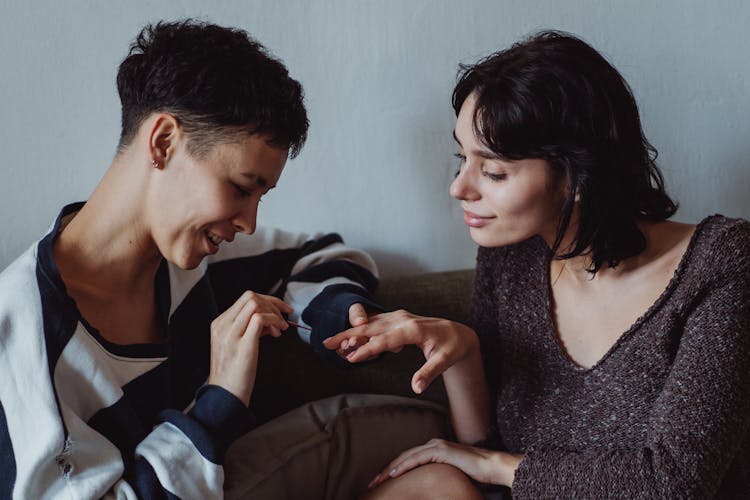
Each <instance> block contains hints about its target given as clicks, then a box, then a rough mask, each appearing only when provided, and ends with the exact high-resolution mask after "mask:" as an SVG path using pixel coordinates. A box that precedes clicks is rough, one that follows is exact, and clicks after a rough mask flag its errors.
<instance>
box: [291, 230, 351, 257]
mask: <svg viewBox="0 0 750 500" xmlns="http://www.w3.org/2000/svg"><path fill="white" fill-rule="evenodd" d="M343 242H344V240H343V239H342V238H341V236H339V235H338V234H336V233H328V234H326V235H324V236H321V237H320V238H318V239H316V240H310V241H308V242H307V243H305V244H304V245H302V247H301V251H302V253H301V255H300V258H302V257H306V256H308V255H310V254H312V253H315V252H319V251H320V250H323V249H324V248H326V247H329V246H331V245H334V244H336V243H343Z"/></svg>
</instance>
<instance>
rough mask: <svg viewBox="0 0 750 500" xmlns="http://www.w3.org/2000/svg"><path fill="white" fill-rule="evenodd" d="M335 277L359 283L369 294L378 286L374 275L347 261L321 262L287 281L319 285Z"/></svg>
mask: <svg viewBox="0 0 750 500" xmlns="http://www.w3.org/2000/svg"><path fill="white" fill-rule="evenodd" d="M336 277H342V278H347V279H348V280H350V281H354V282H355V283H359V284H361V285H362V286H364V287H365V288H367V290H369V291H371V292H372V291H374V290H375V288H376V287H377V286H378V279H377V278H376V277H375V275H374V274H372V273H371V272H370V271H368V270H367V269H365V268H364V267H362V266H360V265H359V264H355V263H354V262H350V261H348V260H332V261H328V262H323V263H322V264H318V265H316V266H313V267H311V268H309V269H305V270H304V271H301V272H299V273H297V274H295V275H294V276H290V277H289V281H298V282H310V283H320V282H322V281H325V280H327V279H331V278H336Z"/></svg>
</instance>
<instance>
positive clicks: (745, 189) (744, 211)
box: [726, 152, 750, 219]
mask: <svg viewBox="0 0 750 500" xmlns="http://www.w3.org/2000/svg"><path fill="white" fill-rule="evenodd" d="M748 153H749V152H745V153H744V154H740V155H739V157H738V158H737V160H735V161H732V162H728V164H729V165H741V167H740V168H739V169H738V170H739V172H740V175H739V176H738V177H739V178H738V179H732V180H731V182H730V183H729V188H728V189H727V192H726V196H727V198H726V200H727V202H726V205H727V210H728V213H727V214H726V215H727V216H729V217H742V218H745V219H750V209H748V199H750V162H748V160H747V158H748V157H750V155H748Z"/></svg>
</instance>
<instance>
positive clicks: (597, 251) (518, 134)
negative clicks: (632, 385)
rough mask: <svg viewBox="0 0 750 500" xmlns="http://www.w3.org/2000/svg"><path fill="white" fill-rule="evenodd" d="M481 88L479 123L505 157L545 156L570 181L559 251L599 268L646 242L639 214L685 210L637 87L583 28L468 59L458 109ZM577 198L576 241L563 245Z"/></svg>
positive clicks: (488, 142) (654, 217)
mask: <svg viewBox="0 0 750 500" xmlns="http://www.w3.org/2000/svg"><path fill="white" fill-rule="evenodd" d="M471 94H475V95H476V108H475V110H474V131H475V133H476V135H477V137H478V138H479V139H480V141H482V142H483V143H484V145H485V146H487V147H488V148H489V149H491V150H492V151H493V152H495V153H497V154H498V155H499V156H500V157H502V158H506V159H509V160H519V159H523V158H541V159H544V160H546V161H547V162H548V163H549V164H550V166H551V167H552V168H553V169H554V170H556V171H557V172H560V173H562V174H564V175H565V178H566V179H567V181H568V186H569V191H568V194H567V196H566V199H565V201H564V203H563V208H562V213H561V217H560V221H559V224H558V231H557V237H556V240H555V243H554V246H553V248H552V252H553V254H554V255H557V258H559V259H567V258H571V257H575V256H577V255H586V254H588V255H590V257H591V259H592V264H591V267H590V268H589V270H590V271H591V272H592V273H596V272H597V271H598V270H599V269H601V267H602V266H603V265H604V264H607V265H608V266H610V267H615V266H617V265H618V264H619V263H620V261H622V260H623V259H627V258H628V257H632V256H634V255H637V254H639V253H640V252H642V251H643V250H644V249H645V247H646V239H645V237H644V235H643V233H642V232H641V231H640V229H639V228H638V226H637V222H638V221H639V220H648V221H660V220H665V219H667V218H669V217H671V216H672V215H673V214H674V213H675V212H676V211H677V204H676V203H675V202H674V201H673V200H672V199H671V198H670V197H669V195H667V193H666V191H665V189H664V179H663V177H662V175H661V172H660V171H659V169H658V167H657V166H656V163H655V160H656V156H657V152H656V149H654V147H653V146H652V145H651V144H650V143H649V142H648V140H647V139H646V137H645V136H644V134H643V129H642V127H641V120H640V117H639V115H638V106H637V105H636V102H635V98H634V97H633V94H632V92H631V90H630V87H629V86H628V84H627V83H626V82H625V80H624V79H623V77H622V76H621V75H620V73H619V72H618V71H617V70H616V69H615V68H614V67H613V66H612V65H611V64H610V63H609V62H607V60H606V59H604V57H602V55H601V54H599V53H598V52H597V51H596V50H594V49H593V48H592V47H591V46H590V45H588V44H587V43H585V42H584V41H582V40H581V39H579V38H578V37H576V36H574V35H571V34H568V33H563V32H559V31H543V32H540V33H537V34H535V35H532V36H530V37H529V38H527V39H525V40H523V41H521V42H518V43H516V44H515V45H513V46H512V47H511V48H509V49H507V50H503V51H500V52H496V53H494V54H492V55H490V56H488V57H486V58H484V59H482V60H481V61H479V62H478V63H476V64H473V65H461V67H460V74H459V79H458V83H457V84H456V87H455V89H454V90H453V109H454V110H455V112H456V115H457V116H458V113H459V111H460V109H461V105H462V104H463V102H464V101H465V100H466V98H467V97H468V96H469V95H471ZM576 202H577V203H578V206H579V213H578V226H577V229H576V232H575V235H574V239H573V243H572V245H571V247H569V248H563V249H562V251H564V252H565V253H563V254H560V255H558V251H559V250H561V249H560V245H561V244H562V240H563V237H564V235H565V233H566V231H567V230H568V227H569V225H570V221H571V217H572V214H573V209H574V207H575V204H576Z"/></svg>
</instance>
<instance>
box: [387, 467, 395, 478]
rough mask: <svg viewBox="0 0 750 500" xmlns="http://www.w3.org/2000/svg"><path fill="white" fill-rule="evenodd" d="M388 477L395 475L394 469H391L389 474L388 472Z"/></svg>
mask: <svg viewBox="0 0 750 500" xmlns="http://www.w3.org/2000/svg"><path fill="white" fill-rule="evenodd" d="M388 475H389V476H391V477H393V476H395V475H396V468H395V467H394V468H393V469H391V472H389V473H388Z"/></svg>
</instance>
